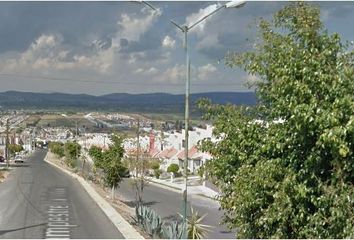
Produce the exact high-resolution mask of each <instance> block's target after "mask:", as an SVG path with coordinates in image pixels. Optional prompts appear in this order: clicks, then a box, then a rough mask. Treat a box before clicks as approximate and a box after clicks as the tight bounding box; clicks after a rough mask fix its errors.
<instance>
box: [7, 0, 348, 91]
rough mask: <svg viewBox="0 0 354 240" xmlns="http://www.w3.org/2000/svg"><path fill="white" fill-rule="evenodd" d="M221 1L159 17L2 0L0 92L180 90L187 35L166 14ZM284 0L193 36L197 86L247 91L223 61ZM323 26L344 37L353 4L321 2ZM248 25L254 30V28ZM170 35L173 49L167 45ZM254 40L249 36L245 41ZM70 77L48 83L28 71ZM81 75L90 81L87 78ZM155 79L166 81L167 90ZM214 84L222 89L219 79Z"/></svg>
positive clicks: (233, 14)
mask: <svg viewBox="0 0 354 240" xmlns="http://www.w3.org/2000/svg"><path fill="white" fill-rule="evenodd" d="M215 3H216V2H153V4H154V5H155V6H156V7H158V8H160V10H161V11H162V14H161V15H158V14H156V15H154V13H152V12H151V11H150V10H149V9H146V8H144V6H143V5H141V4H133V3H131V2H0V33H1V38H0V72H3V73H11V74H15V75H16V74H18V75H21V76H22V77H17V78H16V77H15V75H14V77H12V78H11V79H10V78H8V79H7V78H5V77H1V83H2V89H3V90H10V89H12V90H16V89H17V90H27V91H33V90H36V91H47V92H48V91H56V92H84V93H93V94H103V93H109V92H162V91H165V92H173V93H181V92H183V89H184V85H183V84H182V85H181V86H179V85H178V86H176V84H175V85H169V83H176V82H178V83H183V82H184V78H185V76H184V75H185V71H184V64H185V53H184V51H183V48H182V42H183V41H182V39H183V34H182V33H181V32H180V31H178V30H177V29H176V28H175V27H174V26H173V25H171V24H170V22H169V19H173V20H175V21H176V22H178V23H181V24H183V23H185V22H186V18H187V17H188V16H190V15H192V14H195V13H198V12H200V9H203V8H206V7H207V6H209V5H211V4H215ZM285 4H287V2H247V4H246V5H245V6H244V7H243V8H240V9H227V10H222V11H223V12H219V13H218V14H216V15H214V16H213V17H211V18H209V19H208V20H207V21H206V23H205V26H204V28H203V29H197V28H196V29H194V30H192V31H191V32H190V34H189V48H190V50H191V51H190V55H191V60H192V64H193V69H192V79H193V80H192V81H193V82H194V83H196V82H198V83H200V85H198V87H196V86H193V88H192V91H195V92H198V91H211V90H218V91H222V90H245V88H244V87H242V83H244V82H245V79H246V78H247V75H246V74H245V73H244V72H243V71H242V70H238V69H229V68H227V67H225V66H223V65H222V63H221V64H219V65H218V64H217V62H218V60H219V59H221V58H223V57H224V56H225V54H226V53H227V51H229V50H231V51H247V50H250V49H252V45H253V43H254V42H253V40H254V38H255V32H256V29H255V27H254V24H253V23H254V22H255V19H257V18H259V17H263V18H270V17H271V16H272V14H273V13H274V12H275V11H276V10H278V9H280V8H281V7H282V6H283V5H285ZM318 4H319V5H320V6H321V9H322V10H323V11H324V14H323V16H324V17H325V25H326V26H327V25H328V26H329V29H330V30H331V31H338V32H339V33H340V34H341V35H343V36H345V39H349V40H350V39H353V38H354V34H353V32H352V31H351V29H349V28H348V27H347V24H346V23H348V22H352V21H353V20H354V16H352V15H351V14H350V13H351V12H352V10H353V9H354V4H353V3H351V2H346V3H344V2H336V3H322V2H320V3H318ZM250 26H251V28H250ZM166 36H169V38H168V40H169V42H170V43H172V42H173V44H172V45H169V46H170V47H166V46H167V45H166V44H165V46H163V44H162V43H163V40H164V39H165V38H166ZM247 39H249V41H247ZM32 75H36V76H46V77H47V78H48V79H50V77H57V78H67V79H71V80H72V83H71V84H70V86H71V87H70V89H68V88H67V86H68V82H67V81H66V82H60V80H59V81H50V80H45V79H42V80H41V79H40V78H39V80H38V78H33V77H26V76H32ZM84 80H90V82H85V81H84ZM156 83H159V84H160V83H161V84H162V85H163V88H162V87H161V86H159V85H156ZM215 83H217V86H216V84H215Z"/></svg>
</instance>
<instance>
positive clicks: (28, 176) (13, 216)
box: [0, 150, 123, 239]
mask: <svg viewBox="0 0 354 240" xmlns="http://www.w3.org/2000/svg"><path fill="white" fill-rule="evenodd" d="M45 154H46V151H44V150H38V151H36V152H35V153H34V154H33V155H32V157H30V158H29V160H28V164H26V165H22V166H19V167H16V168H15V169H14V170H13V171H11V174H10V176H9V178H8V179H7V180H6V182H4V183H1V184H0V204H1V207H0V238H50V237H55V238H86V239H89V238H123V236H122V234H121V233H120V232H119V231H118V230H117V229H116V228H115V226H114V225H113V224H112V223H111V222H110V220H109V219H108V218H107V217H106V215H105V214H104V213H103V212H102V211H101V209H100V208H99V207H98V206H97V205H96V203H95V202H94V201H93V200H92V199H91V198H90V196H89V195H88V194H87V193H86V191H85V190H84V189H83V188H82V187H81V185H80V184H79V183H78V182H77V181H76V180H73V179H72V178H71V177H70V176H68V175H66V174H65V173H63V172H61V171H60V170H58V169H56V168H55V167H53V166H51V165H49V164H48V163H46V162H44V161H43V159H44V157H45Z"/></svg>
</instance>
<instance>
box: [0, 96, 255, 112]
mask: <svg viewBox="0 0 354 240" xmlns="http://www.w3.org/2000/svg"><path fill="white" fill-rule="evenodd" d="M202 97H206V98H210V99H211V100H212V101H213V102H214V103H219V104H225V103H232V104H237V105H254V104H255V103H256V96H255V94H254V93H253V92H208V93H196V94H192V95H191V97H190V99H191V108H192V110H193V109H195V102H196V100H198V99H199V98H202ZM0 106H1V107H2V108H5V109H9V108H11V109H24V108H29V109H76V110H104V111H127V112H166V113H167V112H183V111H184V95H183V94H178V95H175V94H167V93H149V94H127V93H113V94H108V95H102V96H92V95H87V94H65V93H33V92H18V91H7V92H3V93H0Z"/></svg>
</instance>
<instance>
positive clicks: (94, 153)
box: [89, 146, 103, 168]
mask: <svg viewBox="0 0 354 240" xmlns="http://www.w3.org/2000/svg"><path fill="white" fill-rule="evenodd" d="M89 155H90V157H91V158H92V159H93V163H94V165H95V167H97V168H103V166H102V164H103V152H102V148H100V147H97V146H92V147H91V148H90V149H89Z"/></svg>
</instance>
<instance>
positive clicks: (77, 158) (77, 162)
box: [75, 120, 79, 168]
mask: <svg viewBox="0 0 354 240" xmlns="http://www.w3.org/2000/svg"><path fill="white" fill-rule="evenodd" d="M75 127H76V134H75V139H76V165H77V168H79V146H78V145H79V139H78V128H77V120H76V121H75Z"/></svg>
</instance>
